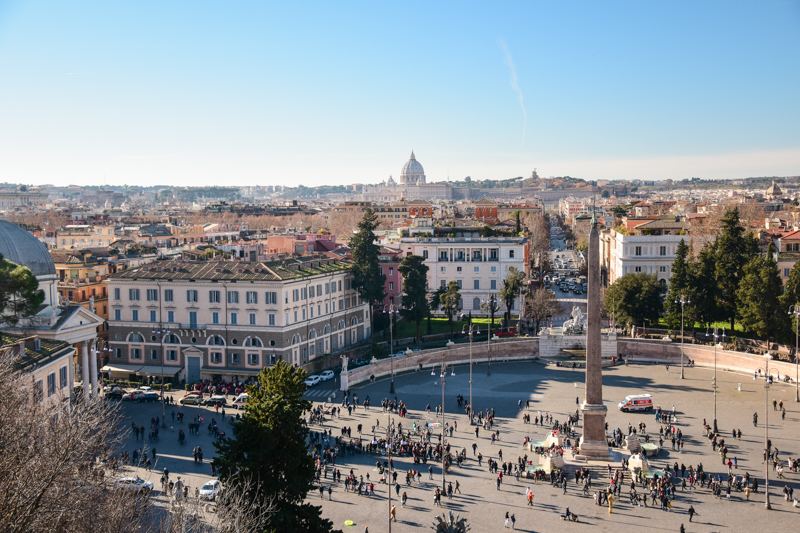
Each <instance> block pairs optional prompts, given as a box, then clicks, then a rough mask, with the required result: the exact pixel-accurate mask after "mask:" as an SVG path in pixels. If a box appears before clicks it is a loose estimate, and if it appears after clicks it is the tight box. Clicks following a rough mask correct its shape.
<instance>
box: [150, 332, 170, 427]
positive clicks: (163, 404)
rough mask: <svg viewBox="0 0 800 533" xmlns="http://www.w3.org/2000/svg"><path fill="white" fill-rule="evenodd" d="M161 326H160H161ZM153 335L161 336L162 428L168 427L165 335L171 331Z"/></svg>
mask: <svg viewBox="0 0 800 533" xmlns="http://www.w3.org/2000/svg"><path fill="white" fill-rule="evenodd" d="M159 326H160V324H159ZM153 335H160V336H161V353H160V354H158V355H159V357H158V358H159V359H161V427H163V428H165V427H167V420H166V415H167V408H166V405H165V403H164V335H169V330H161V329H159V330H155V329H154V330H153Z"/></svg>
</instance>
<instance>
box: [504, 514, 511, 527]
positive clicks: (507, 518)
mask: <svg viewBox="0 0 800 533" xmlns="http://www.w3.org/2000/svg"><path fill="white" fill-rule="evenodd" d="M509 520H510V517H509V516H508V511H506V521H505V526H504V527H508V522H509Z"/></svg>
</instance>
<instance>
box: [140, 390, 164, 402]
mask: <svg viewBox="0 0 800 533" xmlns="http://www.w3.org/2000/svg"><path fill="white" fill-rule="evenodd" d="M159 399H160V396H159V395H158V393H157V392H153V391H152V390H151V391H150V392H143V393H142V395H141V397H139V399H138V400H136V401H137V402H157V401H158V400H159Z"/></svg>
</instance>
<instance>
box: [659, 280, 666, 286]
mask: <svg viewBox="0 0 800 533" xmlns="http://www.w3.org/2000/svg"><path fill="white" fill-rule="evenodd" d="M658 282H659V283H660V284H661V286H662V287H666V286H667V280H665V279H664V278H661V279H660V280H658Z"/></svg>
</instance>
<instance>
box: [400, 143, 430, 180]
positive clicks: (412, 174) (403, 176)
mask: <svg viewBox="0 0 800 533" xmlns="http://www.w3.org/2000/svg"><path fill="white" fill-rule="evenodd" d="M423 183H425V170H424V169H423V168H422V165H421V164H420V162H419V161H417V158H416V157H415V156H414V152H413V151H412V152H411V158H410V159H409V160H408V161H407V162H406V164H405V165H403V170H402V171H401V172H400V184H401V185H421V184H423Z"/></svg>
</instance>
